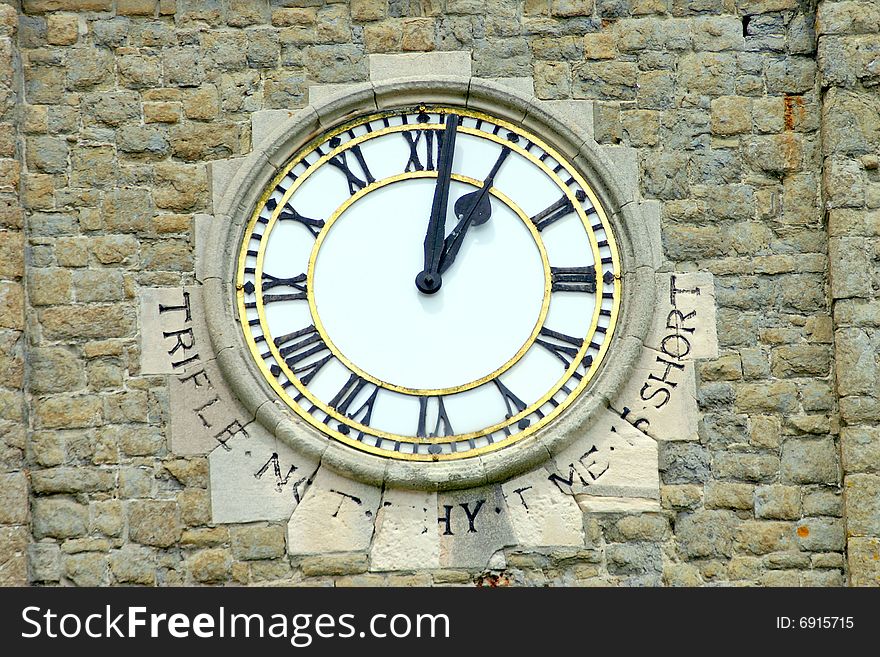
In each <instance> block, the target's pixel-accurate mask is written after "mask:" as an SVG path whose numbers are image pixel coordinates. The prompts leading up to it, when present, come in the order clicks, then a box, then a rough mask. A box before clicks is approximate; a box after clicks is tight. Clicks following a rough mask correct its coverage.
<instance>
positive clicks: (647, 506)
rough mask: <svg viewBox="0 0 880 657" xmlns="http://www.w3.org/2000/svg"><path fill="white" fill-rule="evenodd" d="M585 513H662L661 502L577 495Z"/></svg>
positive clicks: (634, 498) (645, 499) (579, 504)
mask: <svg viewBox="0 0 880 657" xmlns="http://www.w3.org/2000/svg"><path fill="white" fill-rule="evenodd" d="M574 498H575V500H577V503H578V506H579V507H580V509H581V511H583V512H584V513H651V512H659V511H660V502H659V501H657V500H652V499H648V498H642V497H597V496H595V495H575V496H574Z"/></svg>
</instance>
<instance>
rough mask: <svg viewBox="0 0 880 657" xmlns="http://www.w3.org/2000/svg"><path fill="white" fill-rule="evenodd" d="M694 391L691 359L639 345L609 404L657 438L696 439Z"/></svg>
mask: <svg viewBox="0 0 880 657" xmlns="http://www.w3.org/2000/svg"><path fill="white" fill-rule="evenodd" d="M696 390H697V385H696V375H695V373H694V363H693V361H690V360H679V359H677V358H671V357H670V356H668V355H667V354H665V353H663V352H660V351H655V350H654V349H651V348H649V347H643V348H642V353H641V355H640V357H639V360H638V362H637V363H636V366H635V367H634V368H633V370H632V372H631V373H630V375H629V378H628V379H627V381H626V383H624V385H623V388H622V389H621V391H620V393H619V394H618V396H617V398H616V399H615V401H614V403H613V404H612V407H613V409H614V410H615V411H616V412H617V413H618V415H620V416H621V417H623V418H625V419H626V421H627V422H629V423H630V424H632V425H633V426H634V427H635V428H636V429H638V430H639V431H642V432H644V433H646V434H647V435H649V436H651V437H653V438H656V439H657V440H697V439H698V438H699V436H698V435H697V423H698V422H699V419H700V412H699V409H698V408H697V399H696V394H697V392H696Z"/></svg>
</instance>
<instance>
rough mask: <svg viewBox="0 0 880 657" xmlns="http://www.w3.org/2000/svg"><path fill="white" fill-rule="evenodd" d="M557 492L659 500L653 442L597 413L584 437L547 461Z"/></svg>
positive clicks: (623, 423) (622, 422) (605, 413)
mask: <svg viewBox="0 0 880 657" xmlns="http://www.w3.org/2000/svg"><path fill="white" fill-rule="evenodd" d="M547 467H548V469H550V470H551V476H550V482H551V483H552V484H553V485H554V486H556V487H557V488H558V489H559V490H560V491H561V492H563V493H567V494H571V495H578V494H583V493H586V494H589V495H595V496H603V497H643V498H651V499H659V497H660V477H659V474H658V470H657V467H658V462H657V443H656V442H655V441H654V439H653V438H651V437H650V436H648V435H645V434H644V433H642V432H641V431H639V430H637V429H636V428H635V427H633V426H632V425H630V424H629V423H628V422H626V421H625V420H622V419H621V418H620V417H618V416H617V415H615V414H614V413H613V412H611V411H609V410H603V411H602V412H601V413H599V414H597V416H596V421H595V422H594V423H593V425H592V426H591V427H590V429H589V430H588V431H587V434H586V436H584V437H583V438H582V439H580V440H578V441H576V442H575V443H574V444H572V445H571V446H569V447H568V448H566V449H565V450H563V451H561V452H559V453H558V454H556V455H555V456H554V457H553V459H552V460H551V461H549V462H548V466H547Z"/></svg>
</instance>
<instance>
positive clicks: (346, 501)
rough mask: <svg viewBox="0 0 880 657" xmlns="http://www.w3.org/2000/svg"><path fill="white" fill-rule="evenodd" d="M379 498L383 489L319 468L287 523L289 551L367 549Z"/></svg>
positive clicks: (309, 551)
mask: <svg viewBox="0 0 880 657" xmlns="http://www.w3.org/2000/svg"><path fill="white" fill-rule="evenodd" d="M380 498H381V489H379V488H377V487H375V486H371V485H369V484H364V483H361V482H359V481H354V480H351V479H346V478H345V477H342V476H340V475H338V474H336V473H335V472H333V471H331V470H329V469H328V468H326V467H322V468H320V469H319V470H318V473H317V474H316V475H315V479H314V482H313V483H312V486H311V487H310V488H309V490H308V492H306V496H305V498H303V501H302V502H300V503H299V505H298V506H297V507H296V509H294V511H293V515H292V516H291V518H290V522H289V523H288V524H287V545H288V550H289V552H290V554H297V555H300V554H324V553H327V552H358V551H364V552H366V551H367V550H368V549H369V547H370V540H371V539H372V536H373V524H374V522H375V520H376V511H377V510H378V508H379V500H380Z"/></svg>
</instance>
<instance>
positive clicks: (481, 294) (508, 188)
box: [236, 106, 621, 461]
mask: <svg viewBox="0 0 880 657" xmlns="http://www.w3.org/2000/svg"><path fill="white" fill-rule="evenodd" d="M619 266H620V264H619V257H618V253H617V250H616V246H615V242H614V237H613V235H612V232H611V226H610V224H609V222H608V219H607V216H606V213H605V210H604V209H603V208H602V207H601V206H600V204H599V200H598V199H597V197H596V195H595V194H594V193H593V191H592V190H591V189H590V187H589V185H588V184H587V182H586V181H585V180H584V179H583V177H582V176H581V175H580V174H579V173H578V172H577V170H576V169H575V168H574V167H573V166H572V165H571V164H570V163H568V162H567V161H565V159H564V158H563V157H562V156H561V155H560V154H558V153H557V152H555V151H554V150H553V149H552V148H551V147H550V146H549V145H547V144H546V143H544V142H543V141H542V140H541V139H540V138H539V137H537V136H535V135H532V134H530V133H529V132H527V131H525V130H523V129H522V128H520V127H518V126H514V125H512V124H510V123H508V122H506V121H503V120H501V119H498V118H493V117H492V116H490V115H488V114H485V113H483V112H475V111H471V110H466V109H464V108H459V107H424V106H422V107H417V108H405V109H399V110H390V111H385V112H382V113H378V114H372V115H365V116H362V117H360V118H357V119H355V120H353V121H350V122H348V123H346V124H344V125H342V126H339V127H338V128H335V129H333V130H330V131H329V132H327V133H325V134H323V135H321V136H320V137H318V138H317V139H315V140H313V141H312V142H311V143H310V144H308V145H307V146H306V147H304V148H303V149H302V150H300V151H299V152H298V153H297V154H296V155H295V156H294V157H293V158H292V159H291V160H290V161H289V162H288V164H287V165H286V166H285V167H283V168H282V169H281V170H280V171H279V174H278V176H277V177H276V178H275V179H274V181H273V182H272V184H271V185H270V186H269V187H268V188H267V189H266V190H265V193H264V194H263V196H262V198H261V201H260V203H259V205H258V207H257V208H256V210H255V212H254V214H253V216H252V218H251V220H250V221H249V222H248V224H247V227H246V231H245V234H244V237H243V239H242V244H241V251H240V255H239V261H238V271H237V280H236V290H237V304H238V314H239V317H240V320H241V323H242V326H243V329H244V334H245V339H246V341H247V343H248V344H249V347H250V350H251V353H252V355H253V358H254V359H255V361H256V363H257V364H258V366H259V368H260V370H261V372H262V373H263V375H264V376H265V378H266V380H267V381H268V383H269V384H270V385H271V386H272V388H273V389H274V390H275V392H276V393H277V394H278V396H279V397H280V398H281V399H282V400H283V401H284V402H285V403H286V404H287V405H289V406H290V408H292V409H293V410H294V411H295V412H296V413H297V414H298V415H300V416H301V417H302V418H303V419H305V420H306V421H307V422H309V423H310V424H311V425H312V426H314V427H316V428H317V429H319V430H320V431H321V432H323V433H324V434H325V435H326V436H328V437H329V438H331V439H335V440H338V441H341V442H343V443H346V444H348V445H349V446H351V447H354V448H357V449H361V450H364V451H367V452H370V453H373V454H378V455H381V456H386V457H391V458H401V459H410V460H421V461H435V460H448V459H458V458H467V457H473V456H476V455H478V454H481V453H485V452H488V451H492V450H495V449H500V448H502V447H505V446H507V445H510V444H512V443H514V442H516V441H517V440H521V439H523V438H525V437H526V436H528V435H530V434H532V433H534V432H535V431H536V430H538V429H539V428H541V427H543V426H545V425H546V424H547V423H548V422H550V421H551V420H553V418H555V417H556V416H558V415H559V414H560V413H561V412H563V411H564V409H565V408H566V407H568V406H569V405H570V404H571V403H572V402H573V401H574V400H575V399H576V397H577V396H578V395H579V394H581V392H583V391H584V390H585V389H586V388H587V386H588V385H589V381H590V379H591V378H592V377H593V375H594V374H595V372H596V371H597V369H598V367H599V365H600V362H601V360H602V357H603V356H604V354H605V352H606V351H607V348H608V344H609V341H610V340H611V336H612V333H613V330H614V325H615V320H616V317H617V312H618V307H619V301H620V292H621V287H620V269H619Z"/></svg>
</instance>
